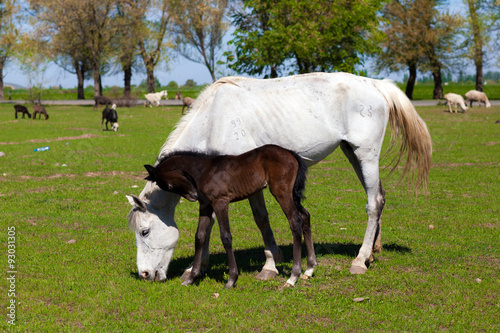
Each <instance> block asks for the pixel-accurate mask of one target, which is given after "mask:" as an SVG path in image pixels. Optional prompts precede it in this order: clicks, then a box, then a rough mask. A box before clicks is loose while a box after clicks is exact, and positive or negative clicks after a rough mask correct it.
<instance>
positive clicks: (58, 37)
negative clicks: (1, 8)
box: [30, 0, 126, 96]
mask: <svg viewBox="0 0 500 333" xmlns="http://www.w3.org/2000/svg"><path fill="white" fill-rule="evenodd" d="M125 1H126V0H30V4H31V6H32V8H33V9H34V10H35V12H36V13H37V19H38V20H39V21H40V22H41V23H43V24H44V25H45V26H44V27H45V31H47V32H51V34H46V35H45V38H47V39H48V40H50V41H51V43H52V44H53V47H54V49H56V50H59V51H60V52H62V53H61V54H65V55H66V56H69V57H71V59H72V62H73V64H75V70H76V72H77V73H78V71H79V70H87V69H86V68H85V67H86V64H87V60H88V63H89V64H90V70H91V71H92V75H93V78H94V96H99V95H100V94H101V90H102V87H101V74H102V71H103V69H104V68H105V67H106V60H107V58H108V57H109V55H110V53H111V50H112V40H113V38H115V37H116V36H117V32H118V30H119V29H120V26H119V24H123V21H120V20H117V19H116V8H117V6H118V5H119V4H120V3H122V2H125ZM76 64H78V65H76ZM77 67H78V68H77ZM80 74H81V73H80ZM82 76H84V73H83V75H82ZM79 79H80V78H79Z"/></svg>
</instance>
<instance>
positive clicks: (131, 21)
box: [113, 1, 145, 99]
mask: <svg viewBox="0 0 500 333" xmlns="http://www.w3.org/2000/svg"><path fill="white" fill-rule="evenodd" d="M143 5H144V1H130V2H124V3H122V4H120V5H119V6H118V7H117V9H118V19H119V20H121V21H122V23H121V24H119V26H120V27H121V29H119V30H118V36H117V38H115V39H114V40H113V43H114V45H115V47H114V49H115V52H116V58H117V60H118V62H119V64H120V66H121V69H122V71H123V82H124V86H123V98H124V99H131V97H132V94H131V81H132V70H133V68H134V67H136V63H137V57H138V56H139V50H138V45H139V41H140V39H141V35H142V31H143V30H142V23H143V22H142V19H143V17H144V12H145V6H143Z"/></svg>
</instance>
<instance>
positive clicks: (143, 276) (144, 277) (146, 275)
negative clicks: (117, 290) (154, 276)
mask: <svg viewBox="0 0 500 333" xmlns="http://www.w3.org/2000/svg"><path fill="white" fill-rule="evenodd" d="M149 275H150V274H149V272H148V271H143V272H142V273H141V277H142V278H143V279H148V278H149Z"/></svg>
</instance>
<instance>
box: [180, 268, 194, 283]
mask: <svg viewBox="0 0 500 333" xmlns="http://www.w3.org/2000/svg"><path fill="white" fill-rule="evenodd" d="M190 274H191V270H190V269H186V270H185V271H184V273H183V274H182V276H181V277H180V278H179V279H180V280H181V281H186V280H187V278H189V275H190Z"/></svg>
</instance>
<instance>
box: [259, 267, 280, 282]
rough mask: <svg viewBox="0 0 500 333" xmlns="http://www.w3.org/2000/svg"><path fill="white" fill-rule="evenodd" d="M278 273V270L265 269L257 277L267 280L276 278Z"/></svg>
mask: <svg viewBox="0 0 500 333" xmlns="http://www.w3.org/2000/svg"><path fill="white" fill-rule="evenodd" d="M277 275H278V272H275V271H270V270H267V269H263V270H262V271H261V272H260V273H259V274H257V276H256V278H257V279H258V280H261V281H266V280H269V279H273V278H275V277H276V276H277Z"/></svg>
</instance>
